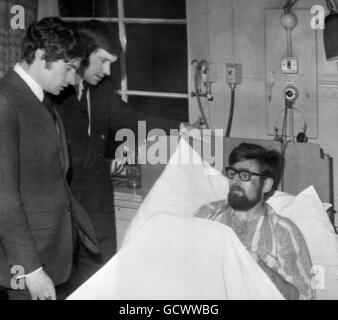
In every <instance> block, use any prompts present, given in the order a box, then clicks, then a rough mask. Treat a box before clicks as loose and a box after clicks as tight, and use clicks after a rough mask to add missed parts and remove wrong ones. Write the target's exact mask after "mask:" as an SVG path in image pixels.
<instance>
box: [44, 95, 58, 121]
mask: <svg viewBox="0 0 338 320" xmlns="http://www.w3.org/2000/svg"><path fill="white" fill-rule="evenodd" d="M42 104H44V105H45V107H46V108H47V110H48V112H49V113H50V115H51V116H52V119H53V121H54V124H55V126H56V127H57V120H56V115H55V109H54V105H53V102H52V100H51V99H50V98H49V97H48V95H47V94H45V95H44V97H43V101H42Z"/></svg>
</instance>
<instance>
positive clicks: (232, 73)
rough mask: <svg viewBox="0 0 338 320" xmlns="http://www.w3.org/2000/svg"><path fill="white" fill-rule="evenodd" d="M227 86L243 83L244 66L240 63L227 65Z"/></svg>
mask: <svg viewBox="0 0 338 320" xmlns="http://www.w3.org/2000/svg"><path fill="white" fill-rule="evenodd" d="M225 77H226V81H227V84H240V83H242V65H241V64H240V63H227V64H226V65H225Z"/></svg>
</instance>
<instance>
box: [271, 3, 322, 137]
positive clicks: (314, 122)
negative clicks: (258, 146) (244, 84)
mask: <svg viewBox="0 0 338 320" xmlns="http://www.w3.org/2000/svg"><path fill="white" fill-rule="evenodd" d="M292 11H293V12H294V14H295V15H296V16H297V20H298V23H297V25H296V26H295V28H294V29H293V30H292V32H291V38H292V53H291V54H288V50H287V49H288V47H287V44H288V42H287V33H286V31H285V29H284V28H283V27H282V25H281V23H280V17H281V15H282V14H283V13H284V11H283V9H282V8H278V9H277V8H276V9H275V8H266V9H265V44H266V47H265V50H266V51H265V59H266V60H265V63H266V65H265V66H266V68H265V71H266V75H265V80H266V82H265V106H266V109H265V110H266V130H267V134H268V135H271V136H274V135H275V133H276V132H275V127H278V128H279V130H280V131H279V132H281V129H282V126H283V124H282V122H283V117H282V116H280V114H281V112H283V109H284V108H285V95H284V91H285V89H286V88H287V87H288V86H293V87H296V88H297V90H298V91H299V96H298V98H297V100H296V101H295V104H294V107H295V108H297V109H298V111H299V112H295V113H294V130H295V134H297V133H298V132H299V131H300V130H302V128H303V126H304V118H303V116H304V117H305V120H306V123H307V127H308V129H307V131H306V134H307V135H308V136H309V138H313V139H314V138H318V93H317V56H318V53H317V35H316V32H317V31H316V30H313V29H312V28H309V21H311V12H310V10H308V9H301V8H293V9H292Z"/></svg>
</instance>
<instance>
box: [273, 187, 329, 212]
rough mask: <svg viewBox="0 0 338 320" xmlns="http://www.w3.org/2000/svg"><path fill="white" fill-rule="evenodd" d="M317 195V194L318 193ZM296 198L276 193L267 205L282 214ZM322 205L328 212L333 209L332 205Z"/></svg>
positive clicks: (281, 192)
mask: <svg viewBox="0 0 338 320" xmlns="http://www.w3.org/2000/svg"><path fill="white" fill-rule="evenodd" d="M316 194H317V193H316ZM295 197H296V196H294V195H292V194H290V193H287V192H283V191H279V190H277V191H275V192H274V194H273V196H271V197H270V198H269V199H268V200H267V203H269V204H270V205H271V206H272V207H273V208H274V210H275V211H276V212H280V211H281V210H282V209H283V208H284V207H286V206H287V205H288V204H289V203H290V202H291V201H292V200H294V198H295ZM322 205H323V206H324V209H325V210H326V211H327V210H329V209H330V208H331V207H332V204H330V203H326V202H323V203H322Z"/></svg>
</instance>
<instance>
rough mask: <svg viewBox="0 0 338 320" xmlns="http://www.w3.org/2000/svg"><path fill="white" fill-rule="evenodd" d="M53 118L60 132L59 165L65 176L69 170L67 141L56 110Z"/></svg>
mask: <svg viewBox="0 0 338 320" xmlns="http://www.w3.org/2000/svg"><path fill="white" fill-rule="evenodd" d="M55 116H56V121H57V125H58V127H59V130H60V136H59V141H61V151H62V152H61V154H60V157H61V164H62V167H63V168H64V172H65V175H66V174H67V171H68V168H69V154H68V145H67V139H66V134H65V129H64V127H63V124H62V120H61V117H60V115H59V114H58V112H57V111H56V110H55Z"/></svg>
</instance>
